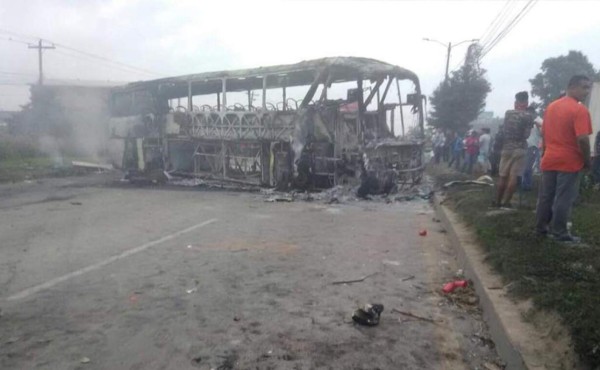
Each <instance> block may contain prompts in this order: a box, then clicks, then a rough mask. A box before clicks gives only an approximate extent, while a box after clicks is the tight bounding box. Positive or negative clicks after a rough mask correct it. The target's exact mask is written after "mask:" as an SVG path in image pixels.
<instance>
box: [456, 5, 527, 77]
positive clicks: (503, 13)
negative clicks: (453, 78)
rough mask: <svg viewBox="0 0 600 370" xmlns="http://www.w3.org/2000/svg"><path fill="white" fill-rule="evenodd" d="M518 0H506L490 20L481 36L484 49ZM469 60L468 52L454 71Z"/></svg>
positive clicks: (481, 44)
mask: <svg viewBox="0 0 600 370" xmlns="http://www.w3.org/2000/svg"><path fill="white" fill-rule="evenodd" d="M515 1H516V0H506V2H505V3H504V6H503V7H502V8H501V9H500V11H499V12H498V13H497V14H496V16H495V17H494V19H493V20H492V22H490V24H489V25H488V27H487V28H486V30H485V31H484V32H483V34H482V35H481V37H480V38H479V39H480V41H479V44H480V46H481V48H482V49H483V48H484V47H485V46H487V43H488V42H489V41H490V40H492V39H493V38H495V35H496V32H497V31H498V30H499V29H501V27H502V26H503V25H505V22H506V20H507V17H508V15H510V14H511V13H512V11H513V9H514V7H515V4H516V2H515ZM466 60H467V53H465V56H464V57H463V58H462V59H461V61H460V62H459V63H457V64H456V65H454V67H453V68H452V70H453V71H455V70H456V69H457V68H458V67H459V66H461V65H462V64H464V62H465V61H466Z"/></svg>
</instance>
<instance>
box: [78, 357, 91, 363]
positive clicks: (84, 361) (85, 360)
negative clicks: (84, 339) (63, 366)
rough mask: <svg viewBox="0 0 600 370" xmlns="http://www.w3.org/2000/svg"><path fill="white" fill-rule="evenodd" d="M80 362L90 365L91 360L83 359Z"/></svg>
mask: <svg viewBox="0 0 600 370" xmlns="http://www.w3.org/2000/svg"><path fill="white" fill-rule="evenodd" d="M79 362H81V363H82V364H88V363H90V359H89V358H88V357H82V358H81V360H79Z"/></svg>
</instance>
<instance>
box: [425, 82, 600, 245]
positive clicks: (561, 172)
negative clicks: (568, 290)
mask: <svg viewBox="0 0 600 370" xmlns="http://www.w3.org/2000/svg"><path fill="white" fill-rule="evenodd" d="M591 87H592V82H591V80H590V79H589V78H588V77H586V76H582V75H576V76H573V77H572V78H571V79H570V81H569V84H568V86H567V90H566V92H565V93H564V94H563V95H561V96H560V97H559V98H558V99H556V100H555V101H553V102H552V103H550V104H549V105H548V107H546V109H545V112H544V117H543V119H542V118H540V117H536V115H535V107H534V106H530V105H529V94H528V93H527V92H526V91H522V92H519V93H517V94H516V95H515V103H514V109H511V110H508V111H506V113H505V116H504V123H503V124H502V125H501V126H500V128H499V130H498V133H497V134H496V135H495V137H494V138H493V139H492V138H491V137H490V130H489V129H487V128H484V129H482V130H481V131H482V132H481V133H479V132H477V131H475V130H470V131H468V132H467V133H466V135H465V137H464V138H463V137H461V135H460V134H459V133H448V132H444V131H442V130H437V131H436V132H435V133H434V135H433V138H432V145H433V150H434V161H435V163H438V164H439V163H440V162H443V161H447V162H448V166H449V167H452V166H456V169H460V170H462V171H463V172H466V173H469V174H470V173H472V172H473V169H474V166H475V165H476V164H478V165H479V171H481V172H482V173H489V174H492V175H496V174H497V175H498V181H497V184H496V185H497V186H496V188H497V191H496V197H495V199H494V201H493V202H492V206H494V207H504V208H511V207H512V205H511V200H512V197H513V194H514V193H515V191H516V190H517V187H518V186H519V184H520V186H521V188H522V189H523V190H524V191H528V190H532V188H533V174H534V173H536V171H538V172H539V173H541V176H540V181H539V193H538V200H537V207H536V230H535V232H536V234H537V235H538V236H542V237H546V236H551V237H553V238H554V239H555V240H558V241H561V242H579V238H577V237H576V236H573V235H572V234H571V233H570V231H569V228H568V227H567V224H568V222H567V221H568V219H569V217H570V213H571V208H572V206H573V203H574V201H575V199H576V198H577V195H578V191H579V181H580V177H581V176H580V175H581V173H582V171H586V170H592V177H593V179H594V181H595V182H596V183H600V158H599V157H598V156H596V158H595V160H594V163H593V166H592V163H591V153H590V140H589V135H591V134H592V123H591V117H590V113H589V111H588V110H587V108H586V107H585V105H584V104H583V102H584V101H585V99H586V98H587V96H588V95H589V93H590V91H591ZM594 144H595V145H594V146H595V148H594V149H595V152H596V153H600V133H598V134H597V136H596V140H595V143H594ZM461 161H463V163H462V166H461Z"/></svg>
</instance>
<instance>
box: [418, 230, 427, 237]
mask: <svg viewBox="0 0 600 370" xmlns="http://www.w3.org/2000/svg"><path fill="white" fill-rule="evenodd" d="M419 235H420V236H426V235H427V230H421V231H419Z"/></svg>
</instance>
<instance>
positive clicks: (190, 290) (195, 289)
mask: <svg viewBox="0 0 600 370" xmlns="http://www.w3.org/2000/svg"><path fill="white" fill-rule="evenodd" d="M197 291H198V288H192V289H188V290H186V292H187V294H192V293H195V292H197Z"/></svg>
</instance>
